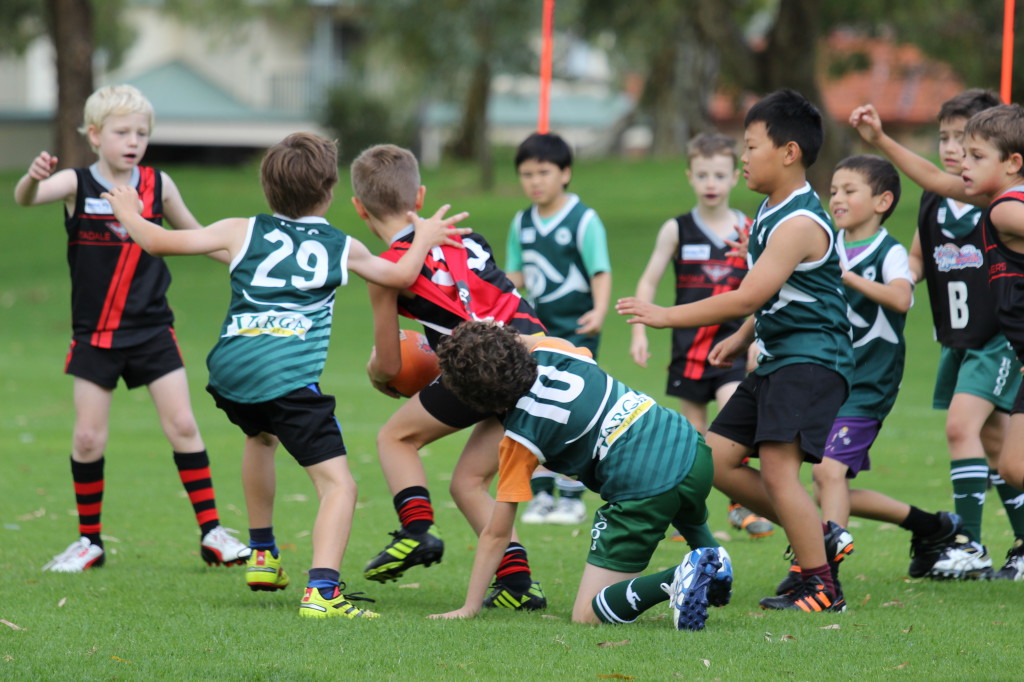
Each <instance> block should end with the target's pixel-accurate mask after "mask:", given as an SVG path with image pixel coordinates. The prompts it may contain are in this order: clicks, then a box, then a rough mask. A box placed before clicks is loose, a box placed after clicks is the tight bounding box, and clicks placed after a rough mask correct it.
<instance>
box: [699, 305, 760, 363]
mask: <svg viewBox="0 0 1024 682" xmlns="http://www.w3.org/2000/svg"><path fill="white" fill-rule="evenodd" d="M753 341H754V318H753V317H748V318H747V319H746V320H745V321H744V322H743V325H742V326H741V327H740V328H739V329H737V330H736V331H735V332H733V333H732V334H730V335H729V336H727V337H726V338H724V339H722V340H721V341H719V342H718V343H716V344H715V346H714V348H712V349H711V352H710V353H708V363H709V364H711V366H713V367H729V366H730V365H732V363H733V361H734V360H736V358H738V357H740V356H741V355H743V354H744V353H747V352H748V349H749V348H750V344H751V343H752V342H753ZM756 359H757V358H756V357H755V358H754V360H753V361H751V360H750V358H749V354H748V359H747V365H748V367H749V366H750V365H753V366H755V367H756V366H757V362H756ZM747 371H750V369H748V370H747Z"/></svg>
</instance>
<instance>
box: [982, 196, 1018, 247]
mask: <svg viewBox="0 0 1024 682" xmlns="http://www.w3.org/2000/svg"><path fill="white" fill-rule="evenodd" d="M989 220H990V221H992V227H994V228H995V230H996V232H998V233H999V238H1000V240H1002V242H1003V244H1005V245H1006V248H1008V249H1010V250H1012V251H1016V252H1017V253H1024V204H1021V203H1020V202H1018V201H1004V202H1002V203H1000V204H996V206H994V207H993V208H992V211H991V212H990V213H989Z"/></svg>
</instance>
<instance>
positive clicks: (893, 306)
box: [843, 270, 914, 313]
mask: <svg viewBox="0 0 1024 682" xmlns="http://www.w3.org/2000/svg"><path fill="white" fill-rule="evenodd" d="M843 285H844V286H847V287H849V288H850V289H853V290H854V291H857V292H860V293H862V294H864V296H866V297H868V298H869V299H871V300H872V301H874V302H875V303H877V304H878V305H880V306H882V307H883V308H888V309H889V310H895V311H896V312H898V313H906V312H907V311H909V310H910V304H911V302H912V301H913V300H914V286H913V285H912V284H911V283H910V280H907V279H894V280H893V281H891V282H889V283H888V284H886V283H884V282H876V281H874V280H870V279H865V278H864V277H861V276H860V275H858V274H857V273H855V272H851V271H850V270H847V271H845V272H844V273H843Z"/></svg>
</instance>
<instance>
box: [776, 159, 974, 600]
mask: <svg viewBox="0 0 1024 682" xmlns="http://www.w3.org/2000/svg"><path fill="white" fill-rule="evenodd" d="M830 196H831V199H830V202H829V210H830V212H831V213H832V217H833V219H834V220H835V224H836V227H837V228H839V235H838V237H837V242H836V245H837V248H838V249H839V258H840V262H841V263H842V266H843V285H844V286H845V289H846V298H847V301H848V303H849V305H850V308H849V318H850V327H851V331H852V334H853V355H854V360H855V364H856V368H855V369H854V372H853V377H852V386H851V388H850V396H849V397H848V398H847V399H846V402H845V403H843V406H842V407H841V408H840V409H839V415H838V417H837V418H836V421H835V423H834V424H833V425H832V431H831V432H830V433H829V436H828V444H827V445H826V446H825V457H824V459H823V460H822V461H821V462H820V463H818V464H815V465H814V485H815V496H816V497H817V498H818V504H819V505H820V507H821V515H822V518H824V519H825V520H827V521H834V522H835V523H837V524H839V525H840V526H845V525H846V524H847V522H848V521H849V518H850V515H851V513H852V514H854V515H856V516H861V517H865V518H870V519H874V520H877V521H887V522H889V523H892V524H894V525H898V526H900V527H901V528H904V529H906V530H909V531H910V532H911V533H913V537H912V539H911V555H912V556H913V560H912V561H911V564H910V571H909V573H910V576H911V577H915V578H920V577H922V576H924V575H926V574H927V573H928V571H929V570H931V568H932V566H933V565H934V564H935V562H936V561H937V560H938V558H939V555H940V554H941V553H942V550H944V549H945V548H946V546H947V545H949V544H950V543H951V542H952V541H953V539H954V538H955V537H956V535H957V534H958V533H959V532H961V531H962V529H963V526H962V522H961V520H960V517H959V516H957V515H956V514H950V513H948V512H939V513H937V514H930V513H928V512H924V511H922V510H921V509H918V508H917V507H913V506H911V505H909V504H906V503H905V502H901V501H899V500H894V499H893V498H891V497H889V496H887V495H883V494H882V493H879V492H877V491H874V490H866V489H862V488H860V489H854V490H851V489H850V481H851V480H852V479H854V478H856V477H857V475H858V474H859V473H860V472H862V471H867V470H869V469H870V468H871V459H870V457H869V451H870V449H871V446H872V444H873V443H874V441H875V438H876V437H877V436H878V433H879V431H880V429H881V428H882V422H883V420H885V418H886V417H887V416H888V414H889V411H890V410H891V409H892V406H893V404H894V403H895V402H896V395H897V393H898V392H899V388H900V381H901V380H902V378H903V364H904V356H905V354H906V343H905V342H904V339H903V327H904V324H905V323H906V318H907V311H908V310H910V306H911V303H912V301H913V291H914V285H913V281H914V279H913V275H912V274H911V272H910V267H909V265H908V263H907V260H908V259H907V250H906V249H905V248H904V247H903V245H902V244H900V243H899V242H898V241H897V240H896V239H895V238H894V237H892V236H891V235H890V234H889V233H888V232H887V231H886V229H885V228H884V227H883V226H882V223H883V222H884V221H885V220H886V219H888V217H889V216H891V215H892V212H893V211H894V210H895V208H896V204H897V203H898V202H899V197H900V176H899V173H898V172H897V171H896V169H895V168H894V167H893V165H892V164H891V163H889V162H888V161H886V160H885V159H882V158H880V157H878V156H871V155H866V154H865V155H860V156H851V157H848V158H845V159H843V160H842V161H840V162H839V163H838V164H837V165H836V168H835V171H834V173H833V175H832V186H831V191H830ZM799 579H800V569H799V567H798V566H795V565H794V566H791V567H790V572H789V574H788V576H787V577H786V579H785V580H783V582H782V583H781V584H780V585H779V587H778V589H777V592H778V593H779V594H784V593H786V592H788V591H790V590H791V589H794V588H795V587H796V583H797V582H798V581H799Z"/></svg>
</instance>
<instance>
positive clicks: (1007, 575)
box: [995, 538, 1024, 580]
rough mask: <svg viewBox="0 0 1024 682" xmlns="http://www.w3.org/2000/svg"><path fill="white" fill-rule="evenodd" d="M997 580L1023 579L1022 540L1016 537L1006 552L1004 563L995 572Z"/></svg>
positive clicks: (1023, 555) (1023, 553)
mask: <svg viewBox="0 0 1024 682" xmlns="http://www.w3.org/2000/svg"><path fill="white" fill-rule="evenodd" d="M995 578H996V579H997V580H1024V540H1021V539H1020V538H1017V539H1016V540H1014V542H1013V547H1011V548H1010V551H1009V552H1007V553H1006V563H1005V564H1004V565H1003V567H1002V568H1000V569H999V570H998V571H997V572H996V574H995Z"/></svg>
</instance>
